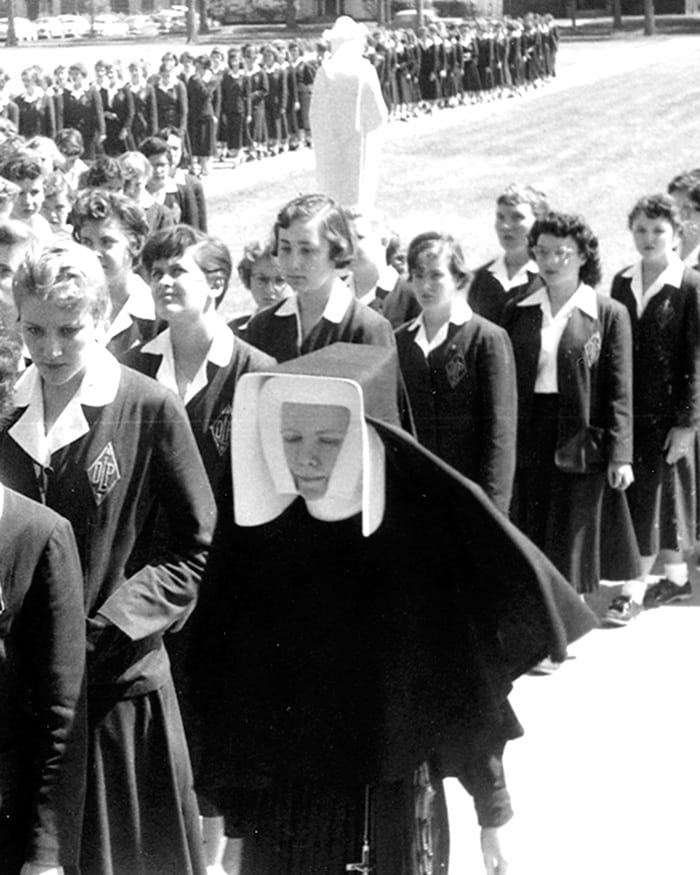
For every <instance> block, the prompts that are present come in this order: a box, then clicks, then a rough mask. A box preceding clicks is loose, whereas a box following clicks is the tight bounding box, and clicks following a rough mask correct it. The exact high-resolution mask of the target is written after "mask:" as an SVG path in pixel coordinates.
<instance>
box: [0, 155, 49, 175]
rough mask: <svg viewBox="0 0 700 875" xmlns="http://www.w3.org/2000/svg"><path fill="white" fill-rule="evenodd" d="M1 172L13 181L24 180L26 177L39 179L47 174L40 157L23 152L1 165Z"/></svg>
mask: <svg viewBox="0 0 700 875" xmlns="http://www.w3.org/2000/svg"><path fill="white" fill-rule="evenodd" d="M0 174H2V175H3V176H4V177H5V179H10V180H12V182H23V181H24V180H25V179H39V178H42V177H43V176H45V174H44V168H43V166H42V164H41V160H40V159H39V158H35V157H34V155H27V154H21V153H20V154H17V155H12V156H11V157H10V158H8V159H7V161H5V163H4V164H3V165H2V167H0Z"/></svg>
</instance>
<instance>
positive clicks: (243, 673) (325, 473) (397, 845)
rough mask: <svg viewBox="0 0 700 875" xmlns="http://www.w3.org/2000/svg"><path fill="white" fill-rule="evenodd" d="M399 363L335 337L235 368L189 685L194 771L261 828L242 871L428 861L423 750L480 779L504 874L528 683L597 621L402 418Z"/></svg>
mask: <svg viewBox="0 0 700 875" xmlns="http://www.w3.org/2000/svg"><path fill="white" fill-rule="evenodd" d="M396 368H397V363H396V354H395V351H393V350H391V349H388V348H383V347H375V346H369V345H359V344H343V343H337V344H333V345H332V346H329V347H325V348H323V349H321V350H318V351H316V352H314V353H311V354H309V355H306V356H302V357H300V358H297V359H294V360H292V361H289V362H286V363H285V364H283V365H279V366H277V367H275V368H274V369H271V370H270V371H269V372H267V373H256V374H247V375H245V376H243V377H242V378H241V380H240V381H239V383H238V387H237V390H236V396H235V399H234V410H233V421H232V438H231V451H232V463H233V485H234V501H233V508H232V512H231V513H228V514H226V513H223V514H222V515H221V520H220V523H219V527H218V532H217V535H216V537H215V543H214V546H213V550H212V554H211V560H210V563H209V566H208V571H207V574H206V577H205V580H204V581H203V585H202V590H201V597H200V602H199V606H198V609H197V611H196V612H195V616H194V618H193V623H194V629H193V644H192V652H191V665H190V676H191V690H190V696H191V699H192V707H193V709H194V711H195V713H196V714H197V724H198V727H199V732H200V735H201V737H200V738H198V739H197V744H196V745H195V746H196V747H197V749H198V751H199V753H198V757H197V762H196V763H195V783H196V787H197V790H198V792H199V793H200V794H201V795H202V796H204V797H205V798H207V799H208V800H209V801H211V803H212V804H213V805H214V806H215V807H216V808H217V809H218V810H219V811H220V812H221V813H222V814H223V815H224V818H225V823H226V830H227V834H228V835H230V836H237V837H240V838H243V860H242V872H243V873H244V875H253V873H254V875H302V873H303V875H310V873H313V875H331V873H337V872H342V871H344V870H345V868H346V866H348V865H351V866H355V867H356V871H369V870H368V869H367V868H363V867H366V866H374V867H375V868H376V871H378V872H381V873H382V875H404V873H407V872H410V871H414V869H413V868H412V867H413V866H414V861H415V859H416V854H418V856H420V855H421V853H423V852H426V853H427V852H428V851H429V849H427V850H426V849H425V848H423V847H422V846H421V843H420V842H416V841H415V840H414V839H415V834H416V832H417V831H421V830H422V829H423V826H424V824H423V825H417V824H416V817H415V812H416V807H417V806H416V794H417V793H420V792H422V791H421V783H422V782H421V780H420V779H419V778H417V776H420V775H421V773H423V774H424V773H425V769H426V765H427V768H428V769H429V774H430V776H431V780H432V781H433V783H434V785H435V786H437V787H439V786H440V784H441V782H440V780H439V779H440V778H442V777H444V776H447V775H450V776H456V777H458V778H459V779H460V780H461V781H462V783H463V784H464V786H465V787H466V789H467V790H468V791H469V792H470V793H471V795H472V796H473V798H474V803H475V807H476V811H477V815H478V818H479V822H480V825H481V829H482V833H481V841H482V848H483V851H484V858H485V861H486V864H487V870H488V871H498V867H499V866H503V865H505V861H504V859H503V852H502V849H501V842H500V829H501V827H502V826H503V825H504V824H505V823H506V822H507V821H508V820H509V819H510V817H511V814H512V812H511V808H510V799H509V796H508V791H507V788H506V783H505V777H504V772H503V764H502V763H503V751H504V748H505V745H506V743H507V742H508V741H509V740H510V739H513V738H516V737H518V736H519V735H520V734H522V729H521V727H520V725H519V723H518V720H517V718H516V716H515V714H514V712H513V711H512V709H511V707H510V706H509V704H508V694H509V691H510V689H511V685H512V682H513V680H514V679H515V678H516V677H518V676H519V675H520V674H522V673H523V672H525V671H527V670H528V669H529V668H531V667H532V666H533V665H535V664H536V663H537V662H538V661H539V660H540V659H542V658H543V657H544V656H545V655H546V654H549V655H551V656H552V657H553V658H555V659H556V658H557V657H558V658H559V659H562V658H563V655H564V653H565V650H566V645H567V642H568V641H571V640H573V639H575V638H577V637H579V636H581V635H582V634H584V633H585V632H587V631H588V630H589V629H590V628H592V627H593V626H594V625H595V619H594V617H593V615H592V614H591V613H590V611H589V610H588V609H587V608H586V607H585V606H584V605H583V604H582V603H581V602H580V600H579V599H578V598H577V596H576V595H575V593H574V592H573V591H572V589H571V588H570V587H569V586H568V584H567V583H566V582H565V581H564V579H563V578H562V577H561V576H560V575H559V573H558V572H557V571H556V570H555V569H554V567H553V566H552V565H551V564H550V562H549V561H548V560H547V559H546V558H545V557H544V555H543V554H542V553H541V552H540V551H539V550H538V549H537V548H535V547H534V546H533V545H532V544H531V543H530V542H529V541H528V540H527V539H526V538H525V537H524V536H523V535H522V534H520V533H519V532H518V531H517V530H516V529H515V527H514V526H512V525H511V524H510V523H509V522H508V520H507V519H505V518H504V517H503V515H502V514H501V513H499V512H498V511H497V510H496V509H495V508H494V507H493V506H492V504H491V502H490V501H489V499H488V498H487V497H486V495H485V493H484V492H483V491H482V490H481V489H480V488H479V487H478V486H476V485H475V484H473V483H472V482H471V481H469V480H467V479H465V478H464V477H462V476H461V475H460V474H458V473H457V472H455V471H454V470H453V469H451V468H450V467H449V466H447V465H446V464H445V463H444V462H442V461H441V460H439V459H438V458H437V457H436V456H433V455H432V454H430V453H429V452H428V451H426V450H425V449H423V448H422V447H421V446H420V445H418V444H417V443H416V442H415V441H414V440H413V439H412V438H411V437H409V436H408V435H407V434H406V433H405V432H403V431H402V430H401V429H400V428H399V427H398V425H397V423H398V412H397V409H396V400H395V399H396V392H395V386H396V379H397V372H396ZM416 785H417V786H416ZM422 789H423V791H424V790H425V782H423V784H422ZM433 825H434V826H436V825H439V824H433ZM417 826H420V828H421V829H420V830H419V829H417ZM423 831H424V830H423ZM445 831H446V827H444V825H443V829H442V832H443V833H444V832H445ZM445 845H446V843H440V849H439V854H438V856H437V858H436V859H433V871H435V872H439V871H443V872H444V871H446V865H447V861H446V853H445ZM443 854H445V856H442V855H443ZM360 857H361V861H360V862H359V863H355V862H354V861H356V860H358V859H359V858H360Z"/></svg>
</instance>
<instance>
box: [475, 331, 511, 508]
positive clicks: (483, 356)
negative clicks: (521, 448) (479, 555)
mask: <svg viewBox="0 0 700 875" xmlns="http://www.w3.org/2000/svg"><path fill="white" fill-rule="evenodd" d="M478 368H479V390H480V396H481V398H480V402H481V411H480V413H481V417H482V442H481V447H482V449H481V458H480V460H479V483H480V485H481V486H482V488H483V490H484V492H485V493H486V494H487V495H488V497H489V498H490V499H491V500H492V501H493V503H494V504H495V505H496V507H497V508H498V509H499V510H501V511H502V512H503V513H505V514H507V513H508V510H509V508H510V499H511V494H512V491H513V477H514V476H515V440H516V433H517V417H518V401H517V389H516V380H515V360H514V357H513V350H512V347H511V344H510V340H509V338H508V335H507V334H506V332H505V331H504V330H503V329H501V328H499V329H497V330H495V331H493V332H489V334H488V335H487V336H486V337H484V338H483V340H482V342H481V344H480V346H479V357H478Z"/></svg>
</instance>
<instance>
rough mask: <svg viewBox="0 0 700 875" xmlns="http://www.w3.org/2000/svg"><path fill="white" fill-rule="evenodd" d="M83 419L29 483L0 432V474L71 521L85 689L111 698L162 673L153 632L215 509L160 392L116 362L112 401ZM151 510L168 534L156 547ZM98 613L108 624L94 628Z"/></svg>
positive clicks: (158, 630)
mask: <svg viewBox="0 0 700 875" xmlns="http://www.w3.org/2000/svg"><path fill="white" fill-rule="evenodd" d="M22 412H23V411H22V409H20V410H18V411H17V413H16V414H15V417H16V418H19V416H20V415H21V413H22ZM83 413H84V415H85V417H86V419H87V421H88V424H89V426H90V430H89V431H88V432H87V434H85V435H83V436H82V437H81V438H78V439H77V440H74V441H73V442H72V443H70V444H68V445H67V446H65V447H63V448H61V449H59V450H57V451H56V452H55V453H54V454H53V455H52V456H51V467H50V468H46V469H44V471H43V472H42V474H41V475H40V476H39V475H37V473H36V466H35V463H34V461H33V460H32V458H31V457H30V456H29V455H28V454H27V453H26V451H25V450H24V449H23V448H22V447H21V446H20V445H19V444H18V443H16V442H15V441H14V440H13V438H12V437H11V436H10V435H9V433H8V432H7V431H6V432H4V433H3V434H2V435H0V478H2V480H3V482H4V483H7V484H8V485H9V486H11V487H12V488H14V489H16V490H17V491H18V492H21V493H22V494H23V495H27V496H28V497H30V498H34V499H39V498H40V497H41V487H42V485H43V492H44V496H45V500H46V504H47V505H49V506H50V507H52V508H53V509H54V510H56V511H57V512H58V513H60V514H61V515H62V516H64V517H66V519H68V520H69V522H70V523H71V524H72V526H73V531H74V532H75V536H76V541H77V544H78V549H79V551H80V557H81V561H82V564H83V567H84V569H85V614H84V615H83V618H84V617H85V616H87V617H88V626H89V629H90V633H89V634H90V641H91V650H92V654H91V657H90V660H89V662H88V672H89V683H90V684H91V685H93V687H95V688H97V689H99V690H101V691H102V692H103V693H105V694H107V693H110V694H112V695H114V696H115V697H117V698H120V699H123V698H128V697H130V696H136V695H142V694H145V693H148V692H151V691H153V690H156V689H158V688H159V687H161V686H162V685H163V684H164V683H165V682H166V681H167V680H168V679H169V677H170V671H169V667H168V661H167V658H166V656H165V651H164V649H163V644H162V638H163V634H164V633H165V631H166V630H167V629H169V628H170V627H172V626H173V625H174V624H176V623H177V622H178V621H179V620H181V619H183V617H184V616H186V615H187V613H188V612H189V610H190V608H191V607H192V605H193V603H194V599H195V597H196V595H197V587H198V584H199V579H200V576H201V573H202V571H203V569H204V565H205V562H206V557H207V550H208V547H209V541H210V538H211V534H212V530H213V527H214V523H215V517H216V510H215V505H214V501H213V496H212V493H211V489H210V487H209V481H208V479H207V476H206V473H205V471H204V466H203V465H202V461H201V458H200V455H199V452H198V450H197V445H196V443H195V440H194V437H193V435H192V430H191V428H190V424H189V422H188V421H187V417H186V415H185V410H184V409H183V407H182V404H181V402H180V401H179V399H178V398H177V397H176V396H175V395H174V394H173V393H172V392H169V391H168V390H166V389H164V388H163V387H162V386H159V385H158V383H156V382H155V381H154V380H150V379H148V378H147V377H144V376H143V375H142V374H137V373H136V372H135V371H133V370H130V369H129V368H126V367H124V366H121V367H120V377H119V387H118V389H117V393H116V396H115V398H114V400H113V401H111V402H110V403H109V404H107V405H105V406H103V407H88V406H84V407H83ZM159 511H160V512H162V513H165V515H166V517H167V521H168V524H169V531H170V532H171V535H170V537H169V539H168V541H167V543H165V544H159V545H158V549H157V550H156V548H155V546H154V545H153V544H152V543H151V535H152V532H153V522H154V518H155V514H156V512H159ZM98 611H99V612H100V614H101V616H103V617H106V618H107V619H108V620H109V621H110V623H112V624H114V625H111V626H109V627H108V628H107V629H105V630H100V629H99V627H97V625H96V624H95V623H93V622H92V618H93V617H95V614H96V613H97V612H98Z"/></svg>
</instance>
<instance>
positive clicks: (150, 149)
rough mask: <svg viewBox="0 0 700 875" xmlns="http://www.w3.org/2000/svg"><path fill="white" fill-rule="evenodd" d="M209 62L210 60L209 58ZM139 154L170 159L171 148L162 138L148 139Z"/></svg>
mask: <svg viewBox="0 0 700 875" xmlns="http://www.w3.org/2000/svg"><path fill="white" fill-rule="evenodd" d="M207 60H209V59H208V58H207ZM139 152H140V153H141V154H142V155H145V156H146V158H152V157H153V156H154V155H167V156H168V157H170V146H168V144H167V142H166V141H165V140H163V139H161V138H160V137H146V139H145V140H142V141H141V142H140V143H139Z"/></svg>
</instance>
